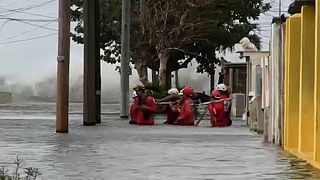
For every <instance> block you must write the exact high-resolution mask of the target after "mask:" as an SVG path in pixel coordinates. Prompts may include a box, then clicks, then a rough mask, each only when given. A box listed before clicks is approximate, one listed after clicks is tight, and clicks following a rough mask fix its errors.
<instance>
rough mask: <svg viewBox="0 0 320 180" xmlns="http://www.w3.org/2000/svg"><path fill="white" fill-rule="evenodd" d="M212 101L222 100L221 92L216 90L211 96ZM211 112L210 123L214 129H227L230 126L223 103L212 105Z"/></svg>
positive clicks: (209, 108)
mask: <svg viewBox="0 0 320 180" xmlns="http://www.w3.org/2000/svg"><path fill="white" fill-rule="evenodd" d="M211 96H212V100H221V98H220V96H221V94H220V92H219V91H218V90H214V91H213V92H212V94H211ZM208 110H209V112H210V122H211V126H212V127H226V126H227V124H228V117H227V115H226V113H225V111H224V104H223V102H216V103H211V104H209V106H208Z"/></svg>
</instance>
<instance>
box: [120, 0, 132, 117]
mask: <svg viewBox="0 0 320 180" xmlns="http://www.w3.org/2000/svg"><path fill="white" fill-rule="evenodd" d="M130 6H131V0H122V27H121V101H120V117H121V118H128V116H129V112H128V111H129V62H130Z"/></svg>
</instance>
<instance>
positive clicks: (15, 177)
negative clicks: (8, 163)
mask: <svg viewBox="0 0 320 180" xmlns="http://www.w3.org/2000/svg"><path fill="white" fill-rule="evenodd" d="M13 165H14V166H15V167H14V169H12V170H10V169H8V168H5V167H1V168H0V180H36V179H37V178H38V177H39V176H41V173H40V172H39V169H38V168H33V167H26V164H25V162H24V161H23V160H21V159H19V157H17V158H16V160H15V161H14V162H13Z"/></svg>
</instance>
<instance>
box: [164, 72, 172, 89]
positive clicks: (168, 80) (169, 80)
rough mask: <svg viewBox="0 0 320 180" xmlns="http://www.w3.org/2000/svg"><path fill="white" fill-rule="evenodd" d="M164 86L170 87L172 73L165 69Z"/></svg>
mask: <svg viewBox="0 0 320 180" xmlns="http://www.w3.org/2000/svg"><path fill="white" fill-rule="evenodd" d="M165 86H166V87H167V88H171V86H172V74H171V72H170V71H167V74H166V84H165Z"/></svg>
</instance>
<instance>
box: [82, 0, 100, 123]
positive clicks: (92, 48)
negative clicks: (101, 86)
mask: <svg viewBox="0 0 320 180" xmlns="http://www.w3.org/2000/svg"><path fill="white" fill-rule="evenodd" d="M95 1H97V0H85V1H84V8H83V12H84V85H83V91H84V93H83V98H84V99H83V125H85V126H92V125H95V124H96V117H97V116H96V74H95V71H96V59H95V58H96V43H95V39H96V36H95V32H96V31H95V17H94V16H95V13H94V10H95Z"/></svg>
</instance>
